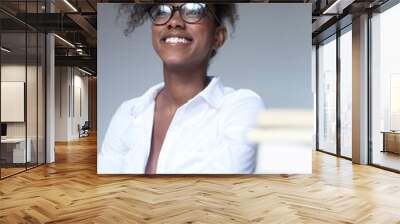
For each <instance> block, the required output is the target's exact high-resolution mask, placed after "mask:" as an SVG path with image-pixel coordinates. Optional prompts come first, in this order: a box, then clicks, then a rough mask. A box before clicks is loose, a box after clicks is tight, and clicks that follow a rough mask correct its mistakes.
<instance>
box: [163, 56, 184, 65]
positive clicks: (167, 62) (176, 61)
mask: <svg viewBox="0 0 400 224" xmlns="http://www.w3.org/2000/svg"><path fill="white" fill-rule="evenodd" d="M163 62H164V65H166V66H167V67H186V66H188V65H190V60H187V59H186V60H185V59H182V58H168V59H165V60H163Z"/></svg>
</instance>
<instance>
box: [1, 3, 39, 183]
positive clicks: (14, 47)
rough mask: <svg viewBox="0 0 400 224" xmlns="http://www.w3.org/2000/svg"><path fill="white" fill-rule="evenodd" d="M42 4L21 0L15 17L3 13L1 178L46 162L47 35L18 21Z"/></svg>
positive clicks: (34, 11)
mask: <svg viewBox="0 0 400 224" xmlns="http://www.w3.org/2000/svg"><path fill="white" fill-rule="evenodd" d="M40 3H42V4H40ZM2 4H6V3H5V2H3V3H0V7H1V6H3V5H2ZM7 4H9V3H7ZM42 5H43V2H42V1H34V2H32V1H30V2H28V1H19V2H18V9H19V10H21V11H20V12H17V13H16V14H15V15H14V14H12V13H7V11H3V10H1V11H0V45H1V56H0V66H1V70H0V71H1V73H0V81H1V86H0V90H1V91H0V92H1V97H0V102H1V105H0V111H1V114H0V120H1V144H0V178H1V179H3V178H5V177H7V176H11V175H13V174H16V173H19V172H22V171H25V170H27V169H30V168H33V167H36V166H38V165H40V164H43V163H45V156H46V155H45V154H46V153H45V58H46V52H45V41H46V40H45V34H44V33H41V32H40V31H38V30H36V29H35V28H33V27H31V26H29V25H28V24H24V23H23V22H21V21H19V20H18V19H17V17H18V16H21V13H22V14H23V13H25V12H29V13H37V12H39V10H43V7H42ZM7 6H9V5H7Z"/></svg>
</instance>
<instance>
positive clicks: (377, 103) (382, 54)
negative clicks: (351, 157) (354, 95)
mask: <svg viewBox="0 0 400 224" xmlns="http://www.w3.org/2000/svg"><path fill="white" fill-rule="evenodd" d="M399 21H400V4H398V5H396V6H394V7H392V8H391V9H389V10H387V11H385V12H383V13H381V14H377V15H374V17H373V18H372V47H373V48H372V52H373V54H372V60H373V61H372V66H373V67H372V102H371V103H372V107H371V108H372V111H371V114H372V143H373V144H372V163H374V164H378V165H381V166H385V167H388V168H392V169H396V170H400V155H399V154H400V111H399V107H400V105H399V102H400V63H399V52H400V42H399V40H400V33H399V32H398V31H399V29H398V24H399Z"/></svg>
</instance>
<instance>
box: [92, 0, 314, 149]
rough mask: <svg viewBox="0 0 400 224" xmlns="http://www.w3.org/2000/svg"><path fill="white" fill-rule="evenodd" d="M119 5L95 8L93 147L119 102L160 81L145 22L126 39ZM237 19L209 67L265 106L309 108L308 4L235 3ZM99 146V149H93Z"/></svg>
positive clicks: (309, 32) (156, 58)
mask: <svg viewBox="0 0 400 224" xmlns="http://www.w3.org/2000/svg"><path fill="white" fill-rule="evenodd" d="M118 7H119V4H115V3H114V4H110V3H102V4H98V16H97V18H98V21H97V22H98V24H97V26H98V27H97V28H98V40H97V47H98V51H97V52H98V53H97V54H98V55H97V63H98V68H97V69H98V79H97V85H98V93H97V94H98V108H97V112H98V144H99V146H100V145H101V143H102V140H103V137H104V134H105V131H106V130H107V127H108V124H109V122H110V120H111V118H112V115H113V114H114V112H115V110H116V109H117V108H118V106H119V105H120V104H121V103H122V102H123V101H125V100H128V99H131V98H134V97H137V96H140V95H142V94H143V93H144V92H145V91H146V90H147V89H148V88H149V87H151V86H152V85H154V84H156V83H159V82H161V81H162V63H161V60H160V59H159V57H158V56H157V54H156V53H155V52H154V50H153V48H152V45H151V30H150V23H149V22H148V23H145V24H144V25H143V26H141V27H139V28H137V29H136V30H135V31H134V33H132V34H131V35H130V36H128V37H126V36H125V35H124V34H123V29H124V25H125V24H124V18H120V19H119V20H117V16H118ZM238 13H239V17H240V20H239V21H238V22H237V25H236V30H235V33H234V34H233V37H232V36H230V38H229V39H228V40H227V41H226V42H225V45H224V46H223V47H222V48H221V49H220V50H219V51H218V54H217V56H216V57H215V58H214V59H213V62H212V64H211V66H210V69H209V74H210V75H217V76H220V77H221V79H222V82H223V83H224V85H225V86H231V87H233V88H236V89H237V88H248V89H251V90H253V91H255V92H256V93H258V94H259V95H260V96H261V97H262V98H263V99H264V102H265V104H266V106H267V108H303V109H304V108H308V109H311V108H312V107H313V96H312V89H311V48H312V47H311V4H301V3H299V4H284V3H279V4H267V3H240V4H238ZM98 148H100V147H98Z"/></svg>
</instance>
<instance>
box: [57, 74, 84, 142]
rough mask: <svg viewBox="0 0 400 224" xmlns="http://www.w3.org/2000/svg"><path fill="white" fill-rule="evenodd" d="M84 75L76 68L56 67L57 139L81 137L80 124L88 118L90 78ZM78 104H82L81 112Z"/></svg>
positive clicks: (67, 139) (65, 139)
mask: <svg viewBox="0 0 400 224" xmlns="http://www.w3.org/2000/svg"><path fill="white" fill-rule="evenodd" d="M83 75H84V74H83V73H82V72H80V71H79V70H77V69H76V68H72V67H56V80H55V124H56V127H55V140H56V141H70V140H73V139H77V138H79V132H78V124H80V125H83V124H84V122H85V121H87V120H88V78H87V76H83ZM79 95H80V97H79ZM79 100H80V101H81V102H79ZM77 105H81V110H82V111H81V112H80V110H79V106H77Z"/></svg>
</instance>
